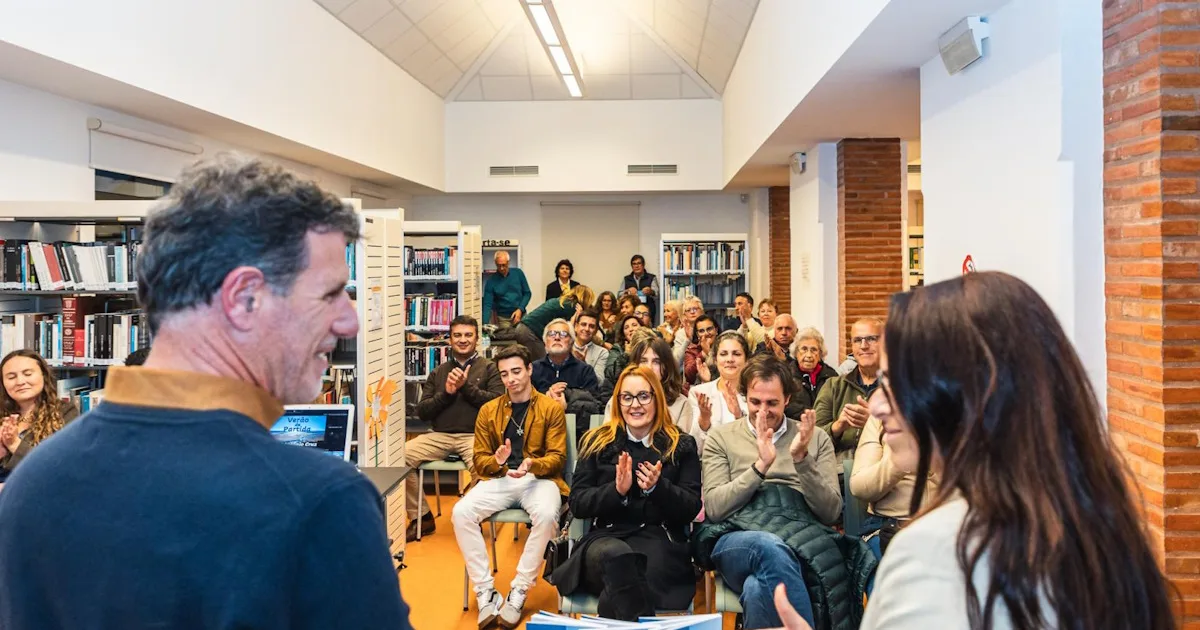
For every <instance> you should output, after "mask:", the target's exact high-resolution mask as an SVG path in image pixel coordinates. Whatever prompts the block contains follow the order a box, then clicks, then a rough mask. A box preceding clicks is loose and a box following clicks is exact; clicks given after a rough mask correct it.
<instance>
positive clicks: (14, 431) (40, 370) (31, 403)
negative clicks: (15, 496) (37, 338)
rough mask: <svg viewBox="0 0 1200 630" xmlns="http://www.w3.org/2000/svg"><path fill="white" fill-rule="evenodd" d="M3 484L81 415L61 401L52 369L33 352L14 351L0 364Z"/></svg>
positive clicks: (0, 469)
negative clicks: (27, 458)
mask: <svg viewBox="0 0 1200 630" xmlns="http://www.w3.org/2000/svg"><path fill="white" fill-rule="evenodd" d="M0 378H3V379H4V387H3V388H0V416H2V417H3V422H2V424H0V480H3V478H5V477H7V476H8V473H9V472H11V471H12V470H13V469H14V468H16V467H17V464H20V463H21V460H23V459H24V458H25V456H26V455H28V454H29V451H30V450H32V449H33V447H35V446H37V445H38V444H39V443H41V442H42V440H45V439H46V438H48V437H50V436H51V435H53V434H55V433H57V432H58V431H59V429H62V428H63V426H65V425H66V424H67V423H68V422H70V421H72V420H74V419H75V417H76V416H78V415H79V410H78V409H76V408H75V405H73V404H71V403H69V402H64V401H61V400H59V398H58V384H57V381H56V380H55V378H54V372H53V371H52V370H51V369H50V365H49V364H47V363H46V360H45V359H43V358H42V355H40V354H38V353H36V352H34V351H33V350H14V351H12V352H10V353H8V354H7V355H6V356H5V357H4V359H3V360H0Z"/></svg>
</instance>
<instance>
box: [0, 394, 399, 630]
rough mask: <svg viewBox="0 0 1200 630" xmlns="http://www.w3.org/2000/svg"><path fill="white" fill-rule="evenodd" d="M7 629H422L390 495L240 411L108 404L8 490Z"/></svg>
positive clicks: (60, 437) (3, 552)
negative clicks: (400, 574) (398, 554)
mask: <svg viewBox="0 0 1200 630" xmlns="http://www.w3.org/2000/svg"><path fill="white" fill-rule="evenodd" d="M0 558H3V560H2V561H0V594H2V596H0V628H5V629H6V630H34V629H37V630H55V629H59V628H89V629H98V630H108V629H112V630H117V629H121V630H125V629H131V628H174V629H190V628H195V629H201V628H203V629H218V628H220V629H224V628H228V629H233V628H247V629H248V628H254V629H258V630H268V629H275V628H279V629H283V628H295V629H300V628H313V629H317V628H320V629H322V630H327V629H330V628H355V629H362V628H368V629H370V628H381V629H382V628H387V629H389V630H392V629H396V628H409V627H410V626H409V623H408V608H407V606H406V605H405V604H404V602H403V600H402V599H401V597H400V592H399V587H398V585H397V578H396V574H395V572H394V571H393V568H392V562H391V560H390V558H389V551H388V544H387V534H386V533H385V530H384V521H383V516H382V509H381V506H380V502H379V495H378V493H377V492H376V491H375V489H374V487H373V486H372V485H371V483H370V482H369V481H368V480H367V479H366V478H365V477H364V476H363V475H361V474H360V473H359V472H358V471H357V470H356V469H355V468H354V467H353V466H351V465H350V464H347V463H345V462H343V461H341V460H338V459H336V458H332V457H329V456H327V455H322V454H319V453H317V452H316V451H313V450H309V449H305V448H300V447H297V446H291V445H284V444H281V443H279V442H276V441H275V440H274V439H273V438H272V437H271V436H270V434H269V433H268V432H267V430H266V429H265V428H263V426H262V425H260V424H258V423H256V422H255V421H254V420H252V419H251V418H250V417H247V416H245V415H242V414H241V413H237V412H233V411H227V410H209V411H195V410H188V409H163V408H156V407H143V406H132V405H124V404H121V405H119V404H115V403H112V402H105V403H103V404H101V405H100V406H99V407H98V408H96V409H95V410H93V411H92V412H91V413H89V414H88V415H86V416H84V417H83V418H81V419H80V420H78V421H76V422H74V423H72V424H70V425H68V426H67V427H66V428H64V429H63V430H62V431H60V432H59V433H58V434H57V435H55V436H53V437H51V438H50V439H48V440H46V441H45V442H43V443H42V444H41V445H40V446H39V447H38V448H37V449H35V450H34V451H33V452H32V453H30V455H29V457H27V458H26V459H25V461H24V462H23V463H22V465H21V466H20V467H19V468H18V469H17V470H16V471H14V473H13V475H12V476H11V477H10V478H9V480H8V483H7V484H5V487H4V490H3V491H2V492H0Z"/></svg>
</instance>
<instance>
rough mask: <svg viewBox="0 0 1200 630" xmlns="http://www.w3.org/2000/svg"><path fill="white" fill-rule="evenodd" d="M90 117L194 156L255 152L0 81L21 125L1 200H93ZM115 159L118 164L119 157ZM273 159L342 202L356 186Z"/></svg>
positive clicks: (0, 92)
mask: <svg viewBox="0 0 1200 630" xmlns="http://www.w3.org/2000/svg"><path fill="white" fill-rule="evenodd" d="M89 117H97V118H100V119H102V120H104V121H106V122H113V123H118V124H120V125H123V126H126V127H130V128H134V129H137V130H140V131H148V132H151V133H155V134H159V135H162V136H166V137H169V138H174V139H179V140H183V141H187V142H193V143H195V144H198V145H200V146H201V147H203V148H204V153H203V154H201V155H200V156H197V157H200V158H202V157H205V156H210V155H213V154H215V153H218V152H220V151H227V150H231V149H233V150H238V151H241V152H243V153H249V154H255V153H256V152H255V151H254V150H253V149H252V148H245V147H233V146H230V145H228V144H224V143H221V142H217V141H215V140H212V139H209V138H204V137H201V136H196V135H194V134H188V133H185V132H182V131H179V130H177V129H171V128H169V127H164V126H162V125H157V124H154V123H151V122H148V121H145V120H139V119H137V118H134V117H132V116H126V115H124V114H121V113H118V112H114V111H110V110H106V109H104V108H101V107H96V106H93V105H89V104H87V103H81V102H79V101H73V100H70V99H65V98H61V97H59V96H55V95H53V94H48V93H46V92H41V91H38V90H34V89H31V88H28V87H25V86H22V85H17V84H15V83H8V82H5V81H0V120H6V121H20V123H19V124H7V125H6V126H5V128H4V132H3V133H0V199H3V200H6V201H91V200H93V199H95V198H96V197H95V190H96V189H95V183H96V182H95V172H94V171H93V170H92V168H91V167H90V166H88V160H89V155H90V147H89V131H88V129H87V126H86V122H87V119H88V118H89ZM116 157H117V158H118V161H120V158H121V156H119V155H118V156H116ZM127 157H128V159H129V161H128V164H130V165H131V168H130V169H127V170H123V172H135V171H139V170H146V169H138V168H137V166H136V164H137V161H138V160H139V159H142V158H143V157H144V156H143V155H142V154H140V153H137V152H131V154H130V155H128V156H127ZM271 159H272V160H275V161H277V162H279V163H281V164H283V165H284V166H286V167H288V168H291V169H292V170H295V171H297V172H300V173H303V174H304V175H307V176H308V177H311V178H312V179H315V180H316V181H318V182H320V183H321V185H322V186H324V187H325V188H327V189H329V190H330V191H331V192H333V193H335V194H338V195H340V196H342V197H350V196H351V192H350V191H351V188H352V187H353V186H355V185H356V184H358V183H359V182H355V181H354V180H352V179H350V178H348V177H344V176H341V175H336V174H334V173H329V172H327V171H324V170H321V169H317V168H313V167H311V166H307V165H303V164H297V163H295V162H291V161H289V160H283V159H280V158H276V157H271ZM372 188H378V186H373V187H372ZM393 207H394V206H393Z"/></svg>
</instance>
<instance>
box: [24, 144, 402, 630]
mask: <svg viewBox="0 0 1200 630" xmlns="http://www.w3.org/2000/svg"><path fill="white" fill-rule="evenodd" d="M359 225H360V223H359V217H358V216H357V215H356V214H355V213H354V211H353V210H352V209H351V208H350V207H349V206H347V205H346V204H344V203H343V202H341V201H340V200H339V199H338V198H337V197H335V196H334V195H332V194H330V193H328V192H325V191H324V190H322V189H321V188H320V187H318V186H317V184H316V183H314V182H311V181H307V180H302V179H300V178H298V177H297V176H295V175H293V174H292V173H290V172H287V171H285V170H283V169H282V168H280V167H278V166H275V165H272V164H269V163H267V162H263V161H259V160H250V159H245V158H240V157H235V156H220V157H218V158H217V159H215V160H213V161H212V162H209V163H205V164H201V165H198V166H197V167H194V168H192V169H191V170H189V171H188V172H186V173H185V174H184V176H183V178H182V179H181V180H180V181H179V182H178V183H176V184H175V186H174V187H173V188H172V190H171V194H170V195H169V196H168V197H167V198H166V199H164V200H163V202H162V203H161V204H160V205H159V206H158V207H157V208H156V209H155V210H154V211H152V212H151V213H150V214H149V215H148V217H147V219H146V235H145V241H144V243H143V245H142V251H141V256H140V258H139V259H138V267H137V282H138V285H137V286H138V301H139V302H140V304H141V306H142V308H144V309H145V310H146V314H147V316H148V320H149V325H150V327H151V330H152V332H153V333H154V335H155V339H154V346H153V348H152V349H151V351H150V356H149V357H148V358H147V360H146V363H145V365H144V366H142V367H136V368H124V367H114V368H112V369H111V370H110V371H109V373H108V379H107V383H106V387H105V400H104V402H103V403H101V404H100V405H99V406H98V407H96V408H95V409H94V410H92V411H91V412H90V413H89V414H87V416H86V418H85V419H83V420H82V421H80V422H73V423H71V424H70V425H68V426H67V427H66V428H65V429H63V430H62V431H60V432H59V433H58V434H57V435H55V436H54V438H53V439H51V440H47V441H46V442H45V443H43V444H42V445H41V446H39V447H38V448H37V449H36V450H34V451H33V452H32V453H31V454H30V455H29V457H27V458H26V459H25V461H24V462H23V463H22V465H21V467H20V468H19V469H17V470H16V472H14V474H13V475H12V477H10V478H9V482H8V483H7V484H6V485H5V488H4V492H3V493H0V522H3V523H4V526H3V527H0V557H2V558H4V561H3V562H0V592H2V593H4V597H0V627H2V628H13V629H21V628H83V627H86V628H95V629H101V630H108V629H112V630H117V629H124V628H149V627H162V628H193V629H203V628H233V627H239V628H279V629H283V628H292V629H294V628H313V629H317V628H322V629H323V628H389V629H390V628H409V627H410V625H409V622H408V607H407V606H406V605H405V604H404V601H403V600H402V599H401V597H400V590H399V587H398V585H397V582H396V574H395V572H394V569H393V564H392V559H391V557H390V552H389V550H388V539H387V532H386V531H385V528H384V520H383V511H382V507H381V504H380V498H379V494H378V493H377V492H376V491H375V488H374V487H373V486H372V485H371V483H370V482H369V481H368V480H367V478H366V477H364V476H363V475H362V474H360V473H359V472H358V470H356V469H355V468H354V466H351V465H349V464H347V463H345V462H343V461H340V460H338V459H336V458H332V457H328V456H325V455H322V454H320V453H318V452H316V451H314V450H312V449H305V448H297V447H295V446H291V445H287V444H283V443H281V442H278V441H276V440H275V439H274V438H272V437H271V434H270V432H269V430H270V428H271V426H272V425H274V423H275V422H276V420H277V419H279V417H280V416H281V415H282V414H283V405H284V404H291V403H307V402H311V401H312V400H313V399H314V398H316V397H317V395H318V394H319V393H320V391H321V378H322V375H323V374H324V373H325V370H326V368H327V367H328V365H329V362H328V356H327V355H328V354H329V353H330V352H331V351H332V350H333V349H334V346H335V345H336V344H337V340H338V339H339V338H345V337H353V336H354V335H356V334H357V333H358V326H359V324H358V316H357V313H356V311H355V309H354V305H353V303H352V302H351V301H350V298H349V296H348V295H347V294H346V282H347V279H348V277H349V270H348V269H347V267H346V262H345V250H346V245H347V244H348V243H352V242H354V241H355V240H356V239H358V238H359V237H360V227H359ZM314 593H319V596H314Z"/></svg>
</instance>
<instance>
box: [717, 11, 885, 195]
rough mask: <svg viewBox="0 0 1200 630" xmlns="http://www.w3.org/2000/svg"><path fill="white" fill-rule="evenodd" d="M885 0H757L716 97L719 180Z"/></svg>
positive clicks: (747, 155) (784, 113) (747, 156)
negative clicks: (720, 114) (720, 129)
mask: <svg viewBox="0 0 1200 630" xmlns="http://www.w3.org/2000/svg"><path fill="white" fill-rule="evenodd" d="M890 1H891V0H854V1H842V2H836V1H824V2H801V1H799V0H759V3H758V10H757V11H756V12H755V14H754V21H753V22H751V23H750V31H749V34H748V35H747V37H746V41H745V43H744V44H742V50H741V52H740V53H739V54H738V60H737V63H736V65H734V67H733V72H732V74H730V76H729V83H728V84H727V85H726V87H725V92H724V94H722V101H723V102H724V103H725V109H724V135H725V141H724V144H725V161H724V180H723V181H724V182H728V181H729V180H730V179H732V178H733V176H734V175H736V174H737V172H738V170H739V169H741V168H742V166H743V165H744V164H746V162H747V161H748V160H749V159H750V157H751V156H753V155H754V153H755V151H758V149H759V147H761V146H762V144H763V143H764V142H766V140H767V138H768V137H770V135H771V134H772V133H774V132H775V130H776V129H777V128H778V127H779V125H780V123H782V122H783V121H784V119H785V118H787V116H788V115H789V114H791V113H792V110H794V109H795V108H796V106H797V105H799V104H800V101H802V100H803V99H804V97H805V96H807V95H808V93H809V92H810V91H811V90H812V89H813V87H814V86H816V85H817V82H818V81H820V80H821V78H822V77H823V76H825V73H826V72H828V71H829V69H830V68H832V67H833V64H834V63H835V62H836V61H837V60H838V59H840V58H841V56H842V55H843V54H844V53H845V52H846V50H847V49H849V48H850V45H851V44H852V43H854V40H856V39H858V37H859V35H861V34H862V32H863V31H864V30H865V29H866V28H867V26H868V25H869V24H870V23H871V21H872V20H874V19H875V18H876V17H877V16H878V15H879V13H880V11H882V10H883V8H884V7H885V6H887V4H888V3H889V2H890Z"/></svg>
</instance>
